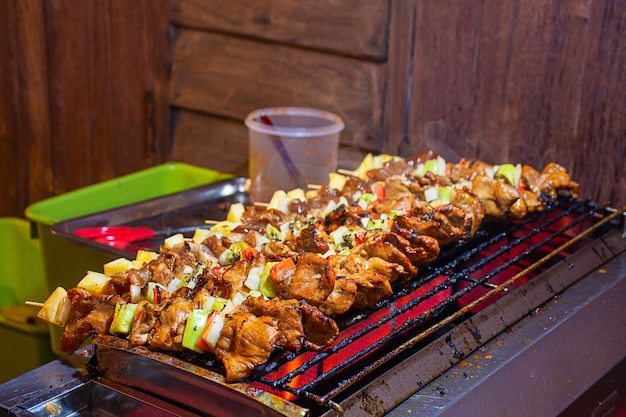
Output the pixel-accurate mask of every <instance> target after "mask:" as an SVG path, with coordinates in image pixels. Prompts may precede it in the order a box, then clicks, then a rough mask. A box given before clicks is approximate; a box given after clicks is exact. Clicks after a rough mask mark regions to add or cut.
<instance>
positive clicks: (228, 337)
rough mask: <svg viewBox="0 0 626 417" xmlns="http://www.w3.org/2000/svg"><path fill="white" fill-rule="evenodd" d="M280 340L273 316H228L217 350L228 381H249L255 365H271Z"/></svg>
mask: <svg viewBox="0 0 626 417" xmlns="http://www.w3.org/2000/svg"><path fill="white" fill-rule="evenodd" d="M278 337H279V331H278V328H277V320H276V319H274V318H272V317H269V316H261V317H257V316H255V315H254V314H252V313H248V312H244V311H241V312H235V313H234V314H231V315H230V316H228V319H227V320H226V323H225V324H224V328H223V329H222V332H221V334H220V338H219V339H218V341H217V345H216V348H215V356H216V357H217V359H218V360H220V361H221V362H222V363H223V364H224V368H225V370H226V382H234V381H236V380H238V379H241V378H245V377H247V376H248V375H250V372H252V370H253V369H254V367H255V366H258V365H261V364H263V363H265V362H267V360H268V359H269V357H270V355H271V354H272V351H273V350H274V348H275V346H276V340H277V339H278Z"/></svg>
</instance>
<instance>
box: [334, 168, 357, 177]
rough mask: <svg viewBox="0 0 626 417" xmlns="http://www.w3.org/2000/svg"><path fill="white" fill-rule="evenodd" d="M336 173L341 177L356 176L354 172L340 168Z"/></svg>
mask: <svg viewBox="0 0 626 417" xmlns="http://www.w3.org/2000/svg"><path fill="white" fill-rule="evenodd" d="M337 172H338V173H340V174H343V175H352V176H355V175H356V171H350V170H348V169H342V168H339V169H338V170H337Z"/></svg>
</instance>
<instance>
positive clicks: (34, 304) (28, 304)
mask: <svg viewBox="0 0 626 417" xmlns="http://www.w3.org/2000/svg"><path fill="white" fill-rule="evenodd" d="M24 304H26V305H27V306H31V307H39V308H41V307H43V303H40V302H37V301H25V302H24Z"/></svg>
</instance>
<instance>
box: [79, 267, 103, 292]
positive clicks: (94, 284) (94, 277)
mask: <svg viewBox="0 0 626 417" xmlns="http://www.w3.org/2000/svg"><path fill="white" fill-rule="evenodd" d="M110 279H111V277H107V276H106V275H104V274H102V273H100V272H94V271H88V272H87V275H85V276H84V277H83V279H81V280H80V282H79V283H78V285H76V287H78V288H82V289H84V290H87V291H89V292H90V293H92V294H100V293H101V292H102V288H103V287H104V286H105V285H106V283H107V282H109V280H110Z"/></svg>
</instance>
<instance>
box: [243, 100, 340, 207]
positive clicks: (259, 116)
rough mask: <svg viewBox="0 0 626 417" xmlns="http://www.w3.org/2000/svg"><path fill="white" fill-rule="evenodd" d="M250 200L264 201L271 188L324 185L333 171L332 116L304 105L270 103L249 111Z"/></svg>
mask: <svg viewBox="0 0 626 417" xmlns="http://www.w3.org/2000/svg"><path fill="white" fill-rule="evenodd" d="M245 124H246V126H247V127H248V132H249V133H248V135H249V139H250V154H249V166H248V169H249V176H250V180H251V181H250V182H251V184H250V198H251V200H252V201H254V202H267V201H269V200H270V198H271V197H272V195H273V193H274V191H276V190H284V191H289V190H293V189H294V188H302V189H304V190H305V191H306V189H307V185H309V184H316V185H322V184H326V183H328V174H329V173H330V172H333V171H336V170H337V153H338V150H339V133H340V132H341V131H342V130H343V128H344V123H343V121H342V120H341V118H340V117H339V116H337V115H336V114H333V113H330V112H327V111H324V110H316V109H310V108H304V107H273V108H266V109H260V110H256V111H254V112H252V113H250V114H249V115H248V116H247V117H246V119H245Z"/></svg>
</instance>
